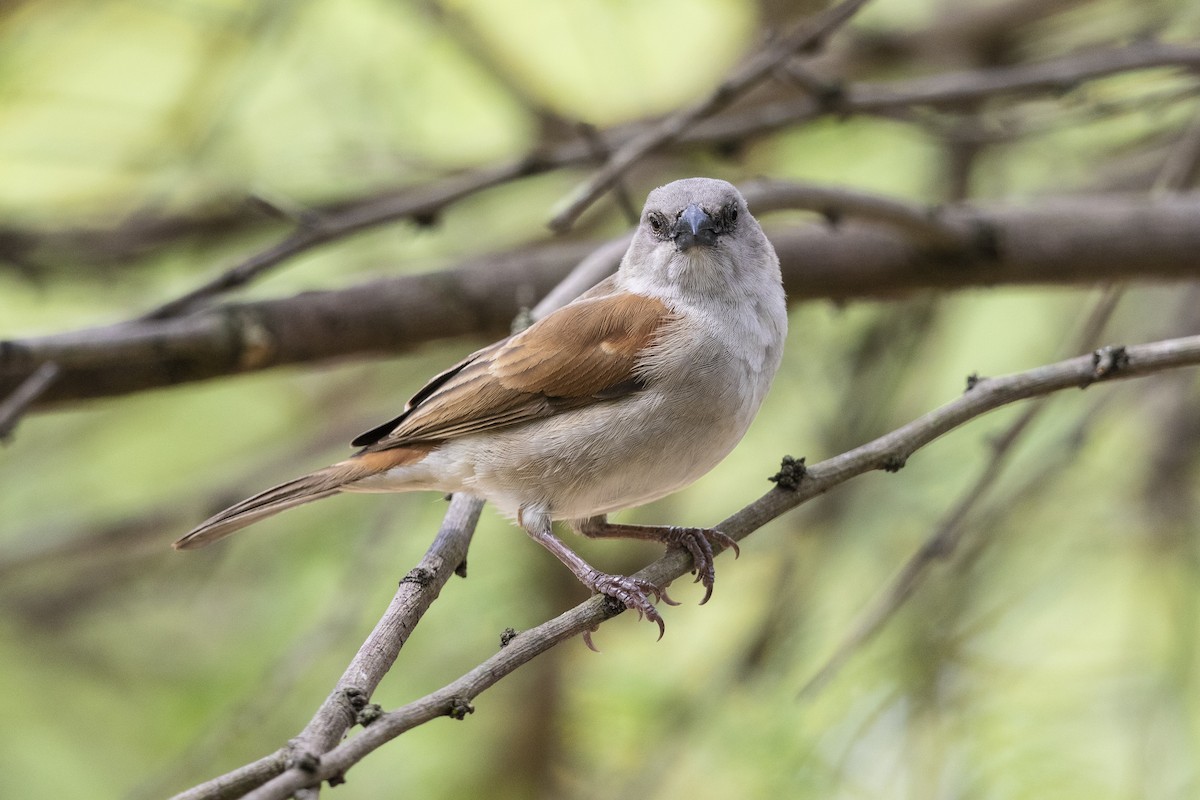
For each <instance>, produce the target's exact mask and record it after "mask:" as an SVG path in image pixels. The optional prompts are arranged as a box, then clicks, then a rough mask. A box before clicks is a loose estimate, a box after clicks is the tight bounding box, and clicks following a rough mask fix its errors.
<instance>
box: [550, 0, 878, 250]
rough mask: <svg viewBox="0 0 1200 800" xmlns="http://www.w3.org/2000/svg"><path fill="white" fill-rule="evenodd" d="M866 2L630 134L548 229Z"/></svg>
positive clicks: (563, 224) (826, 18)
mask: <svg viewBox="0 0 1200 800" xmlns="http://www.w3.org/2000/svg"><path fill="white" fill-rule="evenodd" d="M867 2H868V0H843V2H841V3H838V4H837V5H835V6H833V7H832V8H829V9H827V10H826V11H824V12H822V13H820V14H818V15H816V16H814V17H812V18H810V19H807V20H805V21H804V22H802V23H801V24H800V25H799V26H797V28H796V29H795V30H793V31H792V32H791V33H790V34H788V35H787V36H785V37H784V38H783V39H782V40H781V41H779V42H778V43H777V44H775V45H774V46H773V47H769V48H767V49H766V50H763V51H761V52H759V53H755V54H754V55H752V56H751V57H750V58H749V60H747V61H746V62H745V63H744V64H742V65H741V66H740V67H738V68H737V69H736V70H734V72H733V73H732V74H731V75H729V76H728V77H727V78H726V79H725V80H724V81H722V82H721V84H720V85H719V86H717V88H716V89H714V90H713V91H712V92H710V93H709V94H708V95H707V96H706V97H705V98H704V99H702V100H700V102H698V103H695V104H694V105H691V106H688V107H686V108H684V109H681V110H680V111H678V112H676V113H674V114H672V115H671V116H669V117H667V118H666V119H665V120H663V121H662V122H660V123H659V124H658V125H655V126H653V127H651V128H650V129H648V130H646V131H644V132H643V133H641V134H639V135H637V136H634V137H633V138H631V139H629V140H628V141H626V142H625V143H623V144H622V145H621V146H620V147H618V148H617V149H616V150H614V151H613V152H612V154H611V155H610V156H609V158H608V160H607V161H606V162H605V164H604V166H603V167H601V168H600V170H599V171H597V172H596V174H595V175H593V176H592V177H591V178H589V179H588V180H586V181H585V182H584V183H582V184H581V185H580V186H579V187H578V188H577V189H576V190H575V191H574V192H572V194H571V196H570V198H569V199H568V200H567V203H566V207H565V208H563V209H562V210H561V211H559V212H558V213H557V214H555V215H554V217H553V219H551V220H550V228H551V230H554V231H558V232H562V231H565V230H567V229H568V228H570V227H571V225H572V224H574V222H575V220H577V219H579V215H580V214H582V213H583V212H584V210H585V209H586V208H587V207H588V206H590V205H591V204H592V203H593V202H595V201H596V199H597V198H598V197H600V195H601V194H603V193H604V192H605V191H607V190H608V189H610V188H611V187H612V186H613V185H614V184H615V183H616V182H617V180H618V179H619V178H620V177H621V176H622V175H623V174H624V173H625V171H626V170H628V169H629V168H630V167H632V166H633V165H634V164H636V163H637V162H638V161H640V160H641V159H642V158H643V157H644V156H645V155H646V154H647V153H650V152H651V151H653V150H657V149H658V148H660V147H662V146H663V145H665V144H668V143H669V142H672V141H675V140H676V139H678V138H680V137H681V136H682V135H683V134H684V133H685V132H686V131H687V130H688V129H689V128H690V127H692V126H693V125H694V124H695V123H696V122H697V121H699V120H701V119H704V118H705V117H710V116H712V115H713V114H714V113H716V112H717V111H720V110H721V109H723V108H725V107H726V106H728V105H729V104H730V103H731V102H732V101H733V100H735V99H736V98H737V97H738V96H740V95H741V94H742V93H744V92H745V91H746V90H748V89H750V88H751V87H753V86H755V85H757V84H758V83H759V82H760V81H762V80H763V79H764V78H767V77H768V76H770V74H771V73H772V72H773V71H774V70H775V69H776V68H777V67H778V66H779V65H780V64H782V63H783V62H784V61H786V60H787V59H789V58H791V57H792V55H793V54H795V53H797V52H800V51H804V50H813V49H816V48H819V47H820V46H821V45H822V44H823V43H824V41H825V39H826V38H827V37H828V36H829V35H830V34H832V33H833V32H834V31H836V30H837V29H838V28H839V27H841V26H842V25H843V24H845V23H846V22H848V21H849V20H850V18H851V17H852V16H854V14H855V13H856V12H857V11H858V10H859V9H860V8H862V7H863V6H864V5H866V4H867Z"/></svg>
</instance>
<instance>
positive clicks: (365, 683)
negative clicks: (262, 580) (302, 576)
mask: <svg viewBox="0 0 1200 800" xmlns="http://www.w3.org/2000/svg"><path fill="white" fill-rule="evenodd" d="M482 508H483V504H482V503H480V502H478V501H477V500H475V499H474V498H471V497H468V496H466V495H460V496H458V497H456V498H454V500H452V501H451V504H450V508H449V510H448V511H447V512H446V517H445V520H444V521H443V522H442V526H441V529H440V530H439V531H438V534H437V537H436V538H435V539H434V540H433V544H431V545H430V546H429V550H428V551H426V553H425V556H424V558H422V559H421V562H420V563H419V564H418V565H417V566H416V567H415V568H413V569H412V570H411V571H410V572H409V573H408V575H406V576H405V577H404V579H403V580H401V581H400V588H399V590H398V591H397V592H396V594H395V596H394V597H393V598H392V602H391V604H390V605H389V606H388V608H387V610H386V611H385V612H384V614H383V617H382V618H380V620H379V622H378V623H377V624H376V625H375V628H374V630H372V631H371V633H370V635H369V636H368V637H367V639H366V641H365V642H363V644H362V646H361V647H360V648H359V649H358V653H357V654H355V656H354V659H353V660H352V661H351V662H350V664H349V666H347V667H346V671H345V672H344V673H343V674H342V677H341V678H340V679H339V680H338V682H337V685H335V686H334V688H333V691H332V692H330V694H329V696H328V697H327V698H326V699H325V702H324V703H322V704H321V707H320V708H319V709H318V710H317V713H316V714H315V715H314V716H313V718H312V720H311V721H310V722H309V723H308V725H306V726H305V728H304V730H303V731H301V732H300V734H299V735H298V736H297V737H296V738H295V739H293V740H292V741H291V742H290V743H289V746H288V747H286V748H281V749H280V750H278V751H276V752H275V753H272V754H271V755H269V756H265V757H263V758H261V759H259V760H258V761H255V762H253V763H252V764H248V765H246V766H244V767H239V768H238V769H236V770H233V771H232V772H229V773H227V774H225V775H221V776H219V777H217V778H213V779H212V780H210V781H206V782H205V783H202V784H200V785H198V786H194V787H192V788H191V789H188V790H187V791H185V792H181V793H180V794H178V795H175V797H174V799H173V800H201V798H204V799H205V800H212V799H213V798H222V799H223V800H225V799H228V798H234V797H241V796H243V795H244V794H245V793H246V792H247V791H250V790H251V789H253V788H254V787H256V786H261V785H262V784H263V783H265V782H267V781H268V780H270V779H271V778H273V777H275V776H276V775H279V774H280V773H282V772H284V771H285V770H286V769H288V768H289V767H292V766H296V765H306V764H308V763H309V762H315V761H317V760H319V759H320V756H321V754H322V753H325V752H326V751H328V750H329V749H330V748H331V747H333V746H334V745H335V744H337V743H338V742H339V741H341V739H342V737H343V736H344V735H345V733H346V731H347V730H349V729H350V727H351V726H353V725H354V724H355V722H356V720H358V719H359V716H358V714H359V712H360V711H361V710H362V709H363V708H364V707H366V704H367V701H368V700H369V699H370V697H371V694H372V693H373V692H374V691H375V687H377V686H378V685H379V681H380V680H382V679H383V676H384V675H386V674H387V671H388V670H389V669H391V667H392V664H394V663H395V661H396V657H397V656H398V655H399V654H400V650H401V648H402V647H403V646H404V643H405V642H407V641H408V637H409V635H410V634H411V633H412V631H413V629H414V628H415V627H416V624H417V622H418V621H419V620H420V619H421V617H422V616H423V615H424V614H425V612H426V610H428V608H429V606H430V605H431V604H432V603H433V601H434V600H435V599H437V596H438V594H440V593H441V590H442V587H443V586H445V584H446V581H448V580H449V579H450V576H451V575H453V574H454V572H455V570H457V569H458V567H459V565H460V564H462V563H463V560H464V559H465V558H466V557H467V547H468V545H469V544H470V542H471V537H472V534H473V533H474V532H475V523H476V522H477V521H478V520H479V512H480V510H481V509H482Z"/></svg>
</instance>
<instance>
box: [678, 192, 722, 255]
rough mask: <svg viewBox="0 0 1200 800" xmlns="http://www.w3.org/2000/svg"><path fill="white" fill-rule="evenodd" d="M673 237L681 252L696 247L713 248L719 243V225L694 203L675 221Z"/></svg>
mask: <svg viewBox="0 0 1200 800" xmlns="http://www.w3.org/2000/svg"><path fill="white" fill-rule="evenodd" d="M671 236H672V238H673V239H674V240H675V247H676V248H677V249H679V250H689V249H691V248H693V247H695V246H696V245H706V246H709V247H711V246H712V245H714V244H716V243H717V225H716V223H715V222H713V218H712V217H710V216H709V215H708V214H707V213H705V211H704V209H702V208H701V207H700V206H698V205H696V204H695V203H692V204H691V205H689V206H688V207H687V208H685V209H684V210H683V213H682V214H680V215H679V219H677V220H675V224H674V225H673V226H672V228H671Z"/></svg>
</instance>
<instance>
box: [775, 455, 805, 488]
mask: <svg viewBox="0 0 1200 800" xmlns="http://www.w3.org/2000/svg"><path fill="white" fill-rule="evenodd" d="M807 473H808V467H806V466H805V465H804V459H803V458H799V459H796V458H792V457H791V456H784V457H783V460H782V461H781V462H780V464H779V472H776V473H775V474H774V475H772V476H771V477H769V478H767V480H769V481H771V483H774V484H776V485H777V486H779V488H780V489H786V490H788V491H791V492H794V491H796V489H798V488H799V487H800V481H802V480H804V476H805V474H807Z"/></svg>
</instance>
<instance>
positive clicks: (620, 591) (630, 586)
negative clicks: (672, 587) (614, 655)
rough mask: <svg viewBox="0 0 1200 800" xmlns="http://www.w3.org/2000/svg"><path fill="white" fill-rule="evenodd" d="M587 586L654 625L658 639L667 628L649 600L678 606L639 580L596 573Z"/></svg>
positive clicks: (658, 589) (662, 591) (660, 592)
mask: <svg viewBox="0 0 1200 800" xmlns="http://www.w3.org/2000/svg"><path fill="white" fill-rule="evenodd" d="M588 584H589V585H590V586H591V588H592V590H593V591H595V592H598V593H600V594H602V595H606V596H608V597H611V598H613V599H614V600H616V601H617V602H619V603H621V604H623V605H624V606H625V607H626V608H628V609H629V610H630V611H636V612H637V615H638V619H642V618H643V617H645V618H646V619H648V620H650V621H651V622H653V623H654V624H656V625H657V626H658V638H659V639H661V638H662V637H663V633H664V632H665V631H666V629H667V626H666V623H664V622H663V618H662V615H661V614H659V613H658V609H657V608H655V607H654V603H652V602H650V598H651V597H653V598H654V599H655V600H656V601H661V602H663V603H666V604H667V605H669V606H677V605H679V604H678V603H676V602H675V601H674V600H672V599H671V598H670V596H668V595H667V593H666V591H664V590H663V589H660V588H658V587H657V586H655V585H654V584H653V583H651V582H650V581H647V580H643V579H641V578H631V577H629V576H626V575H609V574H607V573H604V572H597V573H596V574H595V575H594V576H592V578H591V580H589V581H588ZM589 639H590V637H589ZM589 646H590V644H589Z"/></svg>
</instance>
